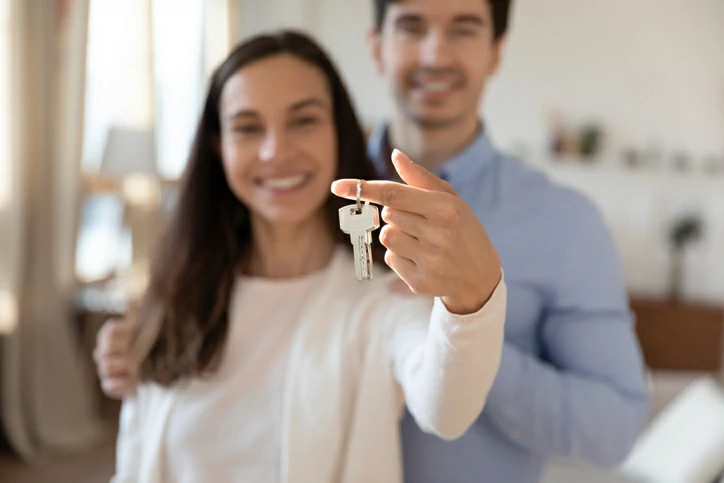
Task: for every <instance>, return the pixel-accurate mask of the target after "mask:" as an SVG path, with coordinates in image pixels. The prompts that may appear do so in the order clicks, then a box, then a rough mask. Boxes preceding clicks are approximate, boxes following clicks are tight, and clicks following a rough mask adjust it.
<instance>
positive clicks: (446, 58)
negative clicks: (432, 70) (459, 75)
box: [420, 30, 450, 67]
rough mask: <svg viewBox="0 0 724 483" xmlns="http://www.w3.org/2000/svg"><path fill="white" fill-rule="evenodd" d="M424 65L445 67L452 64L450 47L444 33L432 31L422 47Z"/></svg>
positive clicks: (421, 54) (421, 56)
mask: <svg viewBox="0 0 724 483" xmlns="http://www.w3.org/2000/svg"><path fill="white" fill-rule="evenodd" d="M420 49H421V52H420V58H421V60H422V63H423V65H425V66H429V67H445V66H447V65H448V64H449V62H450V46H449V45H448V40H447V38H446V36H445V34H444V33H443V32H440V31H438V30H430V31H429V32H428V34H427V35H426V36H425V38H424V40H423V41H422V44H421V46H420Z"/></svg>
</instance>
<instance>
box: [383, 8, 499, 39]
mask: <svg viewBox="0 0 724 483" xmlns="http://www.w3.org/2000/svg"><path fill="white" fill-rule="evenodd" d="M399 1H400V0H374V4H375V26H376V28H377V30H382V24H383V23H384V22H385V15H387V7H389V6H390V4H392V3H397V2H399ZM482 1H484V2H488V3H489V4H490V10H491V12H492V13H493V38H494V39H495V40H500V39H501V38H502V37H503V36H504V35H505V33H506V32H507V31H508V17H509V13H510V4H511V3H512V2H513V0H482Z"/></svg>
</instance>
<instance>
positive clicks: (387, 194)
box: [382, 186, 397, 206]
mask: <svg viewBox="0 0 724 483" xmlns="http://www.w3.org/2000/svg"><path fill="white" fill-rule="evenodd" d="M396 200H397V190H396V189H395V188H394V187H393V186H385V187H384V188H383V189H382V204H383V205H387V206H389V205H393V204H394V203H395V201H396Z"/></svg>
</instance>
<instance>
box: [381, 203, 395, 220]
mask: <svg viewBox="0 0 724 483" xmlns="http://www.w3.org/2000/svg"><path fill="white" fill-rule="evenodd" d="M381 215H382V219H383V220H384V221H386V222H387V223H390V222H391V221H392V220H394V218H395V213H394V210H393V209H392V208H390V207H389V206H383V207H382V213H381Z"/></svg>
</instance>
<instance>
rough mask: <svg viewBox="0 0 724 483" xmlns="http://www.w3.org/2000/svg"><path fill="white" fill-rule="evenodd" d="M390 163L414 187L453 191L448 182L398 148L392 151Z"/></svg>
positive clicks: (403, 179)
mask: <svg viewBox="0 0 724 483" xmlns="http://www.w3.org/2000/svg"><path fill="white" fill-rule="evenodd" d="M392 165H393V166H394V167H395V170H396V171H397V174H398V175H400V178H401V179H402V181H404V182H405V183H407V184H408V185H410V186H414V187H415V188H422V189H426V190H431V191H445V192H448V193H453V194H454V193H455V191H454V190H453V189H452V187H451V186H450V184H449V183H447V182H445V181H443V180H441V179H440V178H438V177H437V176H435V175H434V174H432V173H431V172H430V171H428V170H427V169H425V168H424V167H423V166H421V165H419V164H416V163H414V162H412V160H411V159H410V158H409V157H408V156H407V155H406V154H405V153H403V152H402V151H400V150H399V149H395V150H393V151H392Z"/></svg>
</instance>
